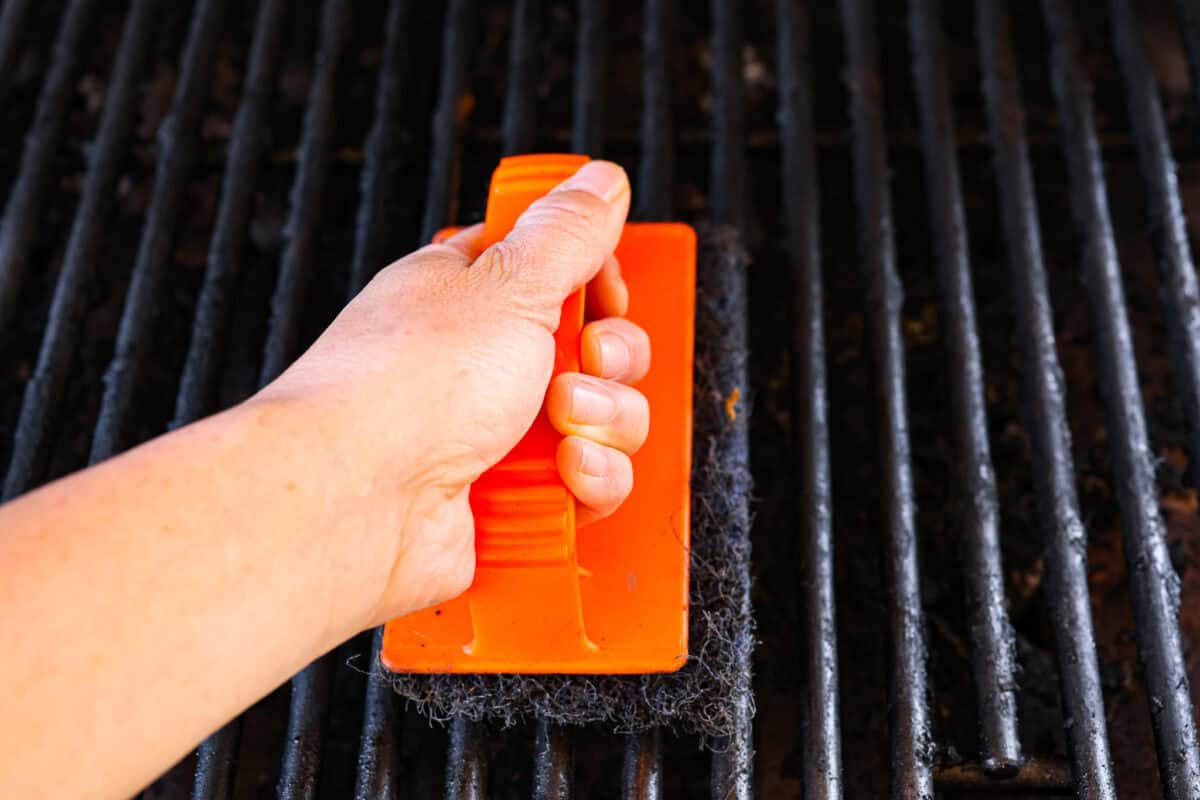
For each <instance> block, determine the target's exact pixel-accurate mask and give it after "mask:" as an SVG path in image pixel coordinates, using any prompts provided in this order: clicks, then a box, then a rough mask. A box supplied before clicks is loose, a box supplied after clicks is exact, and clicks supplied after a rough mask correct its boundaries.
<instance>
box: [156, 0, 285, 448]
mask: <svg viewBox="0 0 1200 800" xmlns="http://www.w3.org/2000/svg"><path fill="white" fill-rule="evenodd" d="M283 11H284V3H283V2H282V0H264V2H263V3H262V6H261V7H260V8H259V11H258V16H257V17H256V19H255V31H254V41H253V43H252V44H251V46H250V60H249V64H248V66H247V71H246V79H245V87H244V89H243V92H242V100H241V103H240V104H239V105H238V110H237V115H236V116H235V118H234V121H233V133H232V134H231V136H230V143H229V156H228V159H227V161H226V163H225V174H224V175H223V176H222V180H221V197H220V201H219V203H218V206H217V220H216V226H215V228H214V230H213V235H212V240H211V241H210V242H209V246H208V258H207V260H206V263H205V267H204V284H203V285H202V286H201V288H200V295H199V297H198V298H197V300H196V318H195V321H194V323H193V325H192V338H191V341H190V342H189V343H188V353H187V360H186V361H185V362H184V366H183V374H182V375H181V377H180V379H179V395H178V397H177V398H176V402H175V415H174V419H173V420H172V422H171V427H172V428H176V427H179V426H181V425H186V424H188V423H189V422H192V421H193V420H197V419H199V418H200V417H202V416H204V415H205V414H208V413H210V412H211V411H212V410H213V406H214V404H215V395H216V390H217V383H218V377H219V369H220V362H221V356H222V354H223V353H224V352H225V331H226V328H227V326H228V323H229V314H230V312H231V310H232V309H231V306H232V297H233V292H234V288H235V286H236V283H237V276H238V272H239V270H240V269H241V263H242V249H243V246H244V243H245V241H246V232H247V229H248V228H249V226H250V216H251V213H252V212H253V210H254V188H255V181H256V180H257V177H258V174H259V168H260V165H261V163H262V160H263V156H264V154H265V150H266V144H267V142H266V134H265V131H266V130H267V127H268V120H269V114H270V111H271V108H270V104H271V95H272V88H273V86H274V81H275V75H276V70H277V69H278V65H279V57H280V52H281V50H282V47H281V44H282V40H283V35H282V34H283V20H284V13H283Z"/></svg>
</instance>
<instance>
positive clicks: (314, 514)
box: [228, 393, 415, 652]
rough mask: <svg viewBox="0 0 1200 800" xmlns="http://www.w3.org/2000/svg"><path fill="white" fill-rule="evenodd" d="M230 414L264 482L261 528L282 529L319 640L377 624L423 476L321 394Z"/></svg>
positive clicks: (266, 396) (287, 559) (284, 549)
mask: <svg viewBox="0 0 1200 800" xmlns="http://www.w3.org/2000/svg"><path fill="white" fill-rule="evenodd" d="M228 413H230V414H231V415H232V419H231V424H232V425H234V426H236V428H237V429H238V430H239V434H238V439H239V440H240V441H241V442H243V443H244V445H245V448H244V450H243V452H242V453H241V454H240V459H241V461H242V462H243V463H244V464H247V465H250V466H251V474H250V475H249V476H248V477H247V478H246V481H247V483H253V484H255V485H256V486H257V487H258V488H257V489H255V488H250V487H248V489H249V491H250V492H251V493H252V494H259V495H260V496H261V498H262V502H261V504H258V505H257V507H259V508H260V509H261V513H262V519H261V522H260V523H259V524H258V525H257V528H258V529H259V530H262V531H263V533H264V535H267V536H271V535H272V533H271V532H270V531H266V530H264V529H266V528H268V527H269V528H272V529H274V531H275V532H276V533H277V534H278V535H279V536H280V540H279V541H278V543H277V547H278V548H279V549H278V551H277V552H278V556H279V558H280V559H281V561H280V564H282V565H286V567H285V568H286V569H288V570H289V571H290V572H291V575H292V578H291V579H292V580H293V581H295V582H296V584H298V585H303V586H305V587H306V589H307V595H306V598H307V599H306V600H305V602H306V604H310V605H312V606H314V607H315V608H314V610H319V611H320V614H321V615H320V617H319V618H320V619H322V620H323V622H322V624H320V625H319V626H318V629H317V630H314V634H315V635H316V636H317V637H318V639H319V645H320V647H323V648H324V649H326V650H327V649H329V648H331V647H334V646H336V645H338V644H340V643H341V642H343V641H345V640H346V639H347V638H349V637H351V636H353V635H354V634H356V633H358V632H359V631H361V630H364V629H365V628H367V627H369V626H370V625H371V624H373V623H374V616H375V614H376V610H377V608H378V607H379V598H380V596H381V594H382V593H383V592H384V591H385V588H386V586H387V584H388V582H389V577H390V574H391V572H392V569H393V567H392V565H393V564H394V563H395V561H396V559H397V558H398V557H399V555H400V554H399V552H398V551H399V549H400V547H401V540H402V538H403V537H401V535H400V534H401V528H402V527H405V526H403V524H402V523H403V520H404V519H405V518H406V517H408V515H409V509H410V508H411V506H412V505H413V502H412V498H413V495H414V493H415V492H414V490H413V489H412V484H413V481H412V480H410V479H408V478H406V476H405V475H404V474H403V471H397V472H392V473H390V474H384V473H383V472H382V471H381V470H380V468H379V466H378V465H376V464H375V463H374V459H373V458H372V452H371V449H370V448H368V447H365V446H364V445H363V443H362V442H357V441H356V437H355V436H352V435H350V434H351V433H352V431H347V430H345V429H343V427H342V421H343V420H344V419H345V418H346V417H347V415H346V414H344V413H336V412H334V411H332V410H331V409H328V408H326V407H324V406H323V404H322V403H319V402H314V401H313V400H312V399H311V398H308V397H296V396H290V395H282V394H275V393H260V394H259V395H255V396H254V397H252V398H250V399H249V400H247V401H245V402H244V403H242V404H241V405H239V406H237V407H235V409H233V410H232V411H231V412H228ZM389 478H390V479H389ZM322 652H323V651H322Z"/></svg>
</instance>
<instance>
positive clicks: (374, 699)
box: [354, 627, 400, 800]
mask: <svg viewBox="0 0 1200 800" xmlns="http://www.w3.org/2000/svg"><path fill="white" fill-rule="evenodd" d="M382 648H383V628H382V627H379V628H376V629H375V633H374V635H373V636H372V638H371V667H370V668H368V671H370V672H371V677H369V678H368V679H367V693H366V698H365V700H364V702H363V729H362V738H361V739H360V743H359V746H358V772H357V774H356V776H355V780H354V797H355V800H377V798H391V797H395V796H396V790H397V780H396V773H397V770H398V769H399V762H400V748H399V747H398V746H397V742H396V739H397V735H398V733H399V726H400V715H399V714H398V713H397V709H396V693H395V692H393V691H392V687H391V684H389V683H387V682H385V681H382V680H378V679H376V678H375V677H374V672H373V668H374V666H375V664H378V663H379V652H380V650H381V649H382Z"/></svg>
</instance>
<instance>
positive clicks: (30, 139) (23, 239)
mask: <svg viewBox="0 0 1200 800" xmlns="http://www.w3.org/2000/svg"><path fill="white" fill-rule="evenodd" d="M96 5H97V4H96V1H95V0H71V5H70V6H69V7H68V8H67V13H66V18H65V20H64V21H63V25H62V28H61V29H60V30H59V33H58V38H57V39H56V40H55V42H54V53H53V55H52V57H51V61H50V72H49V74H48V75H47V76H46V83H45V85H44V87H43V89H42V93H41V95H40V96H39V97H38V102H37V109H36V110H35V111H34V115H33V125H32V127H30V129H29V133H27V134H26V135H25V147H24V150H23V151H22V152H21V167H20V170H19V171H18V172H17V180H16V183H15V184H13V188H12V191H11V192H10V193H9V196H8V202H7V203H5V205H4V219H3V222H0V331H7V330H8V329H9V327H10V325H11V324H12V319H11V317H12V314H13V309H14V307H15V305H16V302H17V298H18V297H19V296H20V293H21V285H22V283H24V281H25V269H26V260H27V259H28V258H29V251H30V250H31V249H32V248H33V240H34V234H35V233H36V231H37V223H38V219H39V218H40V217H41V215H42V209H43V207H44V206H45V204H46V198H47V197H48V196H49V194H50V188H51V185H52V184H51V179H52V178H53V177H54V173H53V167H54V156H55V154H56V153H57V152H58V146H59V145H60V144H62V136H63V126H64V123H65V121H66V116H67V106H68V105H69V104H70V102H71V95H72V92H73V90H74V88H75V73H76V72H77V71H78V69H79V59H80V56H81V55H82V54H83V49H84V39H85V36H86V35H87V31H88V25H89V22H90V21H91V18H92V14H93V12H94V11H95V9H96Z"/></svg>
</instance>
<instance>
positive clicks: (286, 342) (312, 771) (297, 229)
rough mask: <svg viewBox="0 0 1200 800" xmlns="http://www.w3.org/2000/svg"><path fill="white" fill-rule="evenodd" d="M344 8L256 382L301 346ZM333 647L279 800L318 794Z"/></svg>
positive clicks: (324, 46)
mask: <svg viewBox="0 0 1200 800" xmlns="http://www.w3.org/2000/svg"><path fill="white" fill-rule="evenodd" d="M346 9H347V0H325V4H324V7H323V10H322V14H321V41H320V44H319V46H318V50H317V55H316V67H317V69H316V75H315V77H314V79H313V83H312V87H311V88H310V90H309V95H308V107H307V109H306V110H305V113H304V132H303V134H302V138H301V141H300V149H299V151H300V156H299V162H298V164H297V166H296V177H295V179H294V181H293V182H292V193H291V202H290V206H291V210H290V212H289V215H288V221H287V226H286V229H285V230H286V232H287V236H288V241H287V246H286V247H285V249H284V251H283V257H282V259H281V260H280V265H279V278H278V281H277V283H276V285H275V293H274V296H273V297H272V298H271V324H270V329H269V331H268V333H267V342H266V345H265V347H264V354H263V364H262V370H261V373H260V375H259V383H260V384H261V385H264V386H265V385H266V384H268V383H270V382H271V381H272V380H274V379H275V378H276V377H277V376H278V375H279V374H280V373H281V372H283V370H284V368H285V367H287V365H288V364H289V363H290V362H291V361H292V359H293V358H295V357H296V354H297V350H298V349H299V347H300V345H301V341H300V322H301V317H302V315H303V311H304V299H305V294H306V290H307V288H308V284H309V283H310V281H311V278H312V269H313V262H314V260H315V258H316V248H317V237H318V233H319V231H320V221H321V210H322V205H323V200H324V196H325V185H326V183H327V181H328V177H329V170H330V164H331V154H332V151H333V120H334V116H335V115H334V113H333V104H334V99H335V94H336V78H337V68H338V62H339V61H340V60H341V52H342V45H343V43H344V41H345V28H346ZM335 652H336V651H335ZM335 652H331V653H328V654H326V655H325V656H323V657H321V658H319V659H317V660H316V661H314V662H313V663H311V664H309V665H308V666H307V667H305V668H304V670H303V671H302V672H300V673H299V674H298V675H296V676H295V677H294V678H292V695H291V703H290V706H289V709H288V724H287V735H286V737H285V739H284V742H285V744H284V750H283V766H282V769H281V771H280V775H279V783H278V785H277V788H276V794H277V796H278V797H279V798H281V799H282V798H305V799H306V800H309V799H311V798H313V797H315V796H316V792H317V779H318V777H319V773H320V766H321V748H322V746H323V744H324V739H325V720H326V717H327V716H328V712H329V694H330V690H331V687H332V684H333V672H334V659H335Z"/></svg>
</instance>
